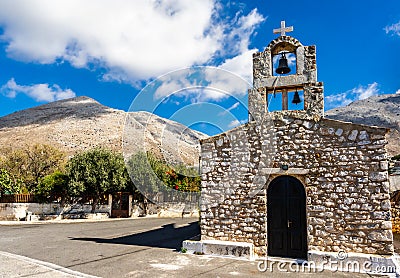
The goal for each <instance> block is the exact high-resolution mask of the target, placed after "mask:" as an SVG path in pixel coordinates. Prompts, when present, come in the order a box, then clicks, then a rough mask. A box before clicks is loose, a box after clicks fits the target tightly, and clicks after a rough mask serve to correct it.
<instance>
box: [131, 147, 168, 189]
mask: <svg viewBox="0 0 400 278" xmlns="http://www.w3.org/2000/svg"><path fill="white" fill-rule="evenodd" d="M127 167H128V172H129V173H130V174H131V176H132V179H133V185H132V186H134V187H135V189H139V190H140V191H141V192H142V193H145V195H147V194H152V193H156V192H157V188H158V187H159V186H161V185H162V182H161V181H160V178H159V176H161V177H162V176H163V173H165V171H166V169H167V168H166V166H165V164H163V163H162V162H161V161H159V160H158V159H156V158H155V156H154V155H152V154H151V153H148V154H146V153H144V152H137V153H136V154H134V155H133V156H132V157H131V158H130V159H129V161H128V163H127ZM161 180H162V178H161Z"/></svg>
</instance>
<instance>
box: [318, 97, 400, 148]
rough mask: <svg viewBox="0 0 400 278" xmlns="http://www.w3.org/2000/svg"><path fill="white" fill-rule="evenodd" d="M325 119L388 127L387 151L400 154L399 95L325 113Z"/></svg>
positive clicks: (350, 105) (362, 101) (373, 98)
mask: <svg viewBox="0 0 400 278" xmlns="http://www.w3.org/2000/svg"><path fill="white" fill-rule="evenodd" d="M325 117H327V118H331V119H335V120H340V121H346V122H353V123H357V124H365V125H373V126H379V127H388V128H390V132H389V134H388V145H387V150H388V152H389V155H390V156H394V155H397V154H400V94H390V95H379V96H372V97H369V98H366V99H363V100H358V101H355V102H352V103H350V104H349V105H347V106H344V107H338V108H334V109H331V110H329V111H327V112H325Z"/></svg>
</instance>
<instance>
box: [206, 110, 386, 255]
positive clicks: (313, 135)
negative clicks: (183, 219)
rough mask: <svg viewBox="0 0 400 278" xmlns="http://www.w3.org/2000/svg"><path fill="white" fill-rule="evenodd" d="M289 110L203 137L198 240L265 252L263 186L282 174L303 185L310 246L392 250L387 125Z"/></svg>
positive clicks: (376, 251) (329, 249)
mask: <svg viewBox="0 0 400 278" xmlns="http://www.w3.org/2000/svg"><path fill="white" fill-rule="evenodd" d="M287 112H293V113H294V114H296V113H299V112H297V111H285V112H273V113H268V114H267V115H270V118H271V119H270V120H264V121H261V122H260V121H257V122H255V121H253V122H251V123H248V124H246V125H243V126H240V127H238V128H235V129H233V130H231V131H229V132H226V133H223V134H220V135H218V136H214V137H211V138H208V139H205V140H202V141H201V148H202V149H201V157H202V201H201V237H202V240H208V239H214V240H225V241H239V242H249V243H253V244H254V245H255V247H256V248H255V249H256V252H258V253H259V254H263V253H264V252H265V249H264V248H265V245H266V239H267V235H266V232H265V231H266V217H268V214H267V211H266V198H268V196H266V188H267V186H268V184H269V182H270V181H272V179H273V178H275V177H277V176H279V175H281V174H285V175H291V176H295V177H297V178H298V179H299V180H300V181H301V182H302V183H303V185H304V186H305V189H306V195H307V197H306V211H307V225H308V232H307V233H308V234H307V239H308V240H307V242H308V250H315V251H325V252H337V251H339V250H343V251H346V252H359V253H369V254H392V252H393V240H392V238H393V235H392V230H391V228H392V224H391V213H390V196H389V182H388V174H387V167H388V163H387V154H386V150H385V145H386V143H387V142H386V139H385V134H386V132H387V130H386V129H385V128H377V127H368V126H363V125H356V124H351V123H344V122H340V121H335V120H329V119H324V118H321V119H320V120H315V119H313V117H307V113H306V111H303V113H304V115H303V117H299V118H297V117H293V116H291V114H290V113H287ZM296 115H297V114H296ZM282 164H285V165H288V166H289V170H287V171H282V170H280V166H281V165H282Z"/></svg>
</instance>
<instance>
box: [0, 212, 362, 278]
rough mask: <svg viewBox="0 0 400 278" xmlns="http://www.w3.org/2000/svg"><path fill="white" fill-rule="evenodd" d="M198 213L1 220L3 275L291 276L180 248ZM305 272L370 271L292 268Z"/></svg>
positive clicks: (0, 268) (195, 228)
mask: <svg viewBox="0 0 400 278" xmlns="http://www.w3.org/2000/svg"><path fill="white" fill-rule="evenodd" d="M198 233H199V227H198V224H197V219H194V218H184V219H180V218H143V219H127V220H113V221H100V222H80V223H51V224H24V225H11V226H7V225H0V235H1V237H0V277H52V278H56V277H76V276H82V277H84V276H85V274H86V275H87V276H86V277H88V276H89V275H93V276H98V277H208V278H209V277H249V276H252V277H266V276H268V277H286V275H288V273H281V272H277V271H275V272H273V273H269V272H266V273H260V272H259V271H258V270H257V262H248V261H240V260H234V259H227V258H215V257H214V258H213V257H209V256H201V255H188V254H181V253H179V249H180V246H181V243H182V240H184V239H188V238H190V237H192V236H195V235H196V234H198ZM289 275H291V276H300V277H308V276H311V277H367V275H361V274H357V275H356V274H354V273H332V272H329V271H324V272H323V273H317V274H304V273H290V274H289Z"/></svg>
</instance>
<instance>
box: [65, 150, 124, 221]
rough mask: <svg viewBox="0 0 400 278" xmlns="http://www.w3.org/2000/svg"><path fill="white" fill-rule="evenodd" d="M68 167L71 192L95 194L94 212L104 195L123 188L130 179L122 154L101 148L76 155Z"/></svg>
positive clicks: (73, 193)
mask: <svg viewBox="0 0 400 278" xmlns="http://www.w3.org/2000/svg"><path fill="white" fill-rule="evenodd" d="M66 169H67V174H68V178H69V187H70V192H71V194H72V195H81V194H84V195H88V196H93V203H92V213H94V212H95V209H96V205H97V203H98V201H99V199H100V197H101V196H102V195H104V194H106V193H113V192H116V191H119V190H121V189H122V188H124V187H125V186H126V184H127V183H128V181H129V177H128V175H127V174H126V169H125V163H124V159H123V157H122V155H120V154H116V153H114V152H112V151H110V150H106V149H101V148H96V149H92V150H89V151H86V152H83V153H80V154H77V155H75V156H74V157H73V158H71V159H70V160H69V162H68V164H67V168H66Z"/></svg>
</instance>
